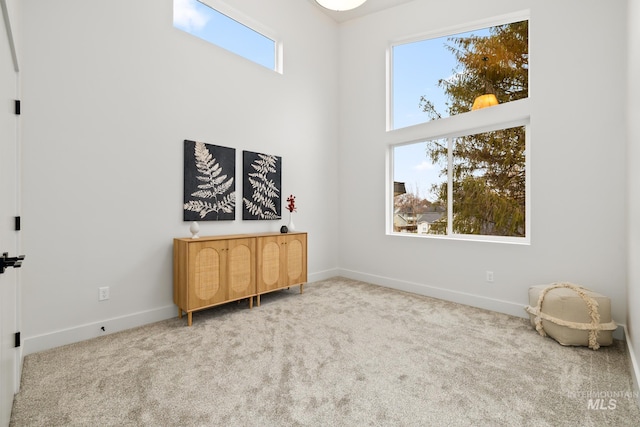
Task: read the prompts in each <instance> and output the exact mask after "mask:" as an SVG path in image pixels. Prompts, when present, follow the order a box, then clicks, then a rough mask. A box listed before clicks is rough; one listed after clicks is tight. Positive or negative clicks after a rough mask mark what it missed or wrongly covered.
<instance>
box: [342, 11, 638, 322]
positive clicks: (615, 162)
mask: <svg viewBox="0 0 640 427" xmlns="http://www.w3.org/2000/svg"><path fill="white" fill-rule="evenodd" d="M526 9H529V10H530V13H531V19H530V54H531V69H530V88H531V96H530V105H531V152H530V156H531V169H530V173H531V224H532V226H531V245H528V246H524V245H509V244H499V243H481V242H472V241H455V240H440V239H428V238H424V239H420V238H406V237H397V236H387V235H385V195H384V192H383V191H382V189H383V188H385V185H386V182H387V176H386V173H385V165H386V155H387V149H388V140H389V139H390V138H389V136H388V135H386V132H385V78H386V77H385V50H386V49H387V47H388V44H389V41H391V40H397V39H402V38H405V37H410V36H413V35H417V34H420V33H425V32H429V31H436V30H439V29H446V28H450V27H456V26H459V25H463V24H465V23H468V22H474V21H477V20H482V19H485V18H491V17H493V16H496V15H502V14H508V13H515V12H518V11H521V10H526ZM625 13H626V3H625V2H606V1H588V2H585V1H581V0H563V1H555V0H554V1H552V0H543V1H540V0H536V1H530V0H493V1H490V2H489V1H483V2H478V1H474V0H452V1H447V2H431V1H414V2H410V3H407V4H405V5H403V6H399V7H396V8H394V9H390V10H387V11H383V12H380V13H377V14H373V15H369V16H367V17H364V18H362V19H359V20H353V21H350V22H347V23H345V24H344V25H343V26H341V28H340V42H341V43H340V46H341V55H340V63H339V65H340V107H341V110H340V111H341V118H342V121H341V124H340V140H341V142H340V148H339V152H340V156H339V158H340V182H341V193H340V212H341V222H340V225H341V229H340V235H341V245H340V247H341V252H340V267H341V269H342V272H343V274H345V275H347V276H350V277H355V278H362V279H365V280H369V281H371V282H374V283H379V284H383V285H387V286H391V287H396V288H400V289H406V290H410V291H414V292H418V293H423V294H426V295H433V296H436V297H442V298H447V299H451V300H454V301H460V302H463V303H467V304H472V305H477V306H480V307H485V308H489V309H493V310H498V311H503V312H507V313H511V314H515V315H519V316H524V315H525V312H524V310H523V306H524V305H526V304H528V297H527V290H528V288H529V287H530V286H531V285H535V284H542V283H551V282H555V281H569V282H573V283H577V284H580V285H583V286H586V287H588V288H591V289H593V290H595V291H598V292H601V293H603V294H606V295H608V296H610V297H611V299H612V306H613V307H612V308H613V312H614V319H615V320H616V321H617V322H619V323H624V322H626V312H627V306H626V276H627V272H626V266H627V261H626V249H625V242H626V223H625V221H626V213H625V198H626V166H625V152H626V145H625V134H626V132H625V126H624V123H625V89H626V83H625V75H626V74H625V63H626V62H625V56H626V51H625V49H621V48H619V47H620V46H624V45H625V43H626V32H625V25H624V23H625V21H626V16H625ZM592 95H596V97H595V99H596V100H597V102H594V101H593V100H592V98H591V96H592ZM486 270H492V271H493V272H494V277H495V282H494V283H492V284H488V283H486V282H485V271H486Z"/></svg>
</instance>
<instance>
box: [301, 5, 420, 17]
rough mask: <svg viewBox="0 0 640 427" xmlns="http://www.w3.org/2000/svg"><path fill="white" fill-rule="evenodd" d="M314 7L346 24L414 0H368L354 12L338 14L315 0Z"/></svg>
mask: <svg viewBox="0 0 640 427" xmlns="http://www.w3.org/2000/svg"><path fill="white" fill-rule="evenodd" d="M309 1H311V2H312V3H314V5H315V6H316V7H317V8H318V9H320V10H322V11H323V12H324V13H325V14H326V15H327V16H329V17H330V18H331V19H333V20H334V21H336V22H344V21H348V20H349V19H354V18H359V17H361V16H364V15H368V14H370V13H374V12H378V11H380V10H383V9H388V8H390V7H394V6H398V5H400V4H403V3H409V2H410V1H413V0H367V1H366V2H365V3H364V4H363V5H362V6H359V7H356V8H355V9H352V10H347V11H344V12H336V11H333V10H328V9H325V8H324V7H322V6H320V5H319V4H318V3H316V2H315V0H309Z"/></svg>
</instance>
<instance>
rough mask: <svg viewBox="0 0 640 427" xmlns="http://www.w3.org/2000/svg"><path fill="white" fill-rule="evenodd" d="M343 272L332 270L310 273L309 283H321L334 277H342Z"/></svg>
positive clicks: (336, 269)
mask: <svg viewBox="0 0 640 427" xmlns="http://www.w3.org/2000/svg"><path fill="white" fill-rule="evenodd" d="M340 272H341V270H340V269H338V268H332V269H330V270H324V271H318V272H316V273H309V274H308V276H307V283H313V282H319V281H321V280H327V279H331V278H332V277H336V276H340Z"/></svg>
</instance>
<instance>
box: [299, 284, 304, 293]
mask: <svg viewBox="0 0 640 427" xmlns="http://www.w3.org/2000/svg"><path fill="white" fill-rule="evenodd" d="M303 288H304V283H300V293H302V291H303V290H304V289H303Z"/></svg>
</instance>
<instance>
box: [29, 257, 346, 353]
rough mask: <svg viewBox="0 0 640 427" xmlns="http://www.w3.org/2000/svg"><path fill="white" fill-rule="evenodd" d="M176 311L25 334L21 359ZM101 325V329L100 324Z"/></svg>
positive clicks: (315, 276)
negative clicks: (29, 334) (33, 334)
mask: <svg viewBox="0 0 640 427" xmlns="http://www.w3.org/2000/svg"><path fill="white" fill-rule="evenodd" d="M338 275H339V271H338V269H330V270H325V271H320V272H316V273H311V274H309V276H308V282H317V281H320V280H326V279H329V278H331V277H335V276H338ZM177 315H178V309H177V307H176V306H175V305H173V304H172V305H168V306H166V307H160V308H157V309H153V310H148V311H143V312H139V313H133V314H129V315H126V316H121V317H114V318H111V319H105V320H101V321H99V322H93V323H88V324H85V325H80V326H74V327H72V328H67V329H62V330H58V331H53V332H48V333H46V334H42V335H35V336H31V337H26V338H24V341H23V346H22V348H21V350H22V351H21V355H20V360H22V358H23V357H24V356H27V355H29V354H31V353H37V352H39V351H44V350H48V349H50V348H55V347H60V346H62V345H67V344H73V343H76V342H80V341H84V340H88V339H91V338H96V337H99V336H102V335H105V334H111V333H114V332H119V331H123V330H125V329H131V328H135V327H138V326H143V325H146V324H148V323H154V322H159V321H162V320H166V319H170V318H172V317H176V316H177ZM103 326H104V329H105V330H104V331H102V329H101V328H102V327H103Z"/></svg>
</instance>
